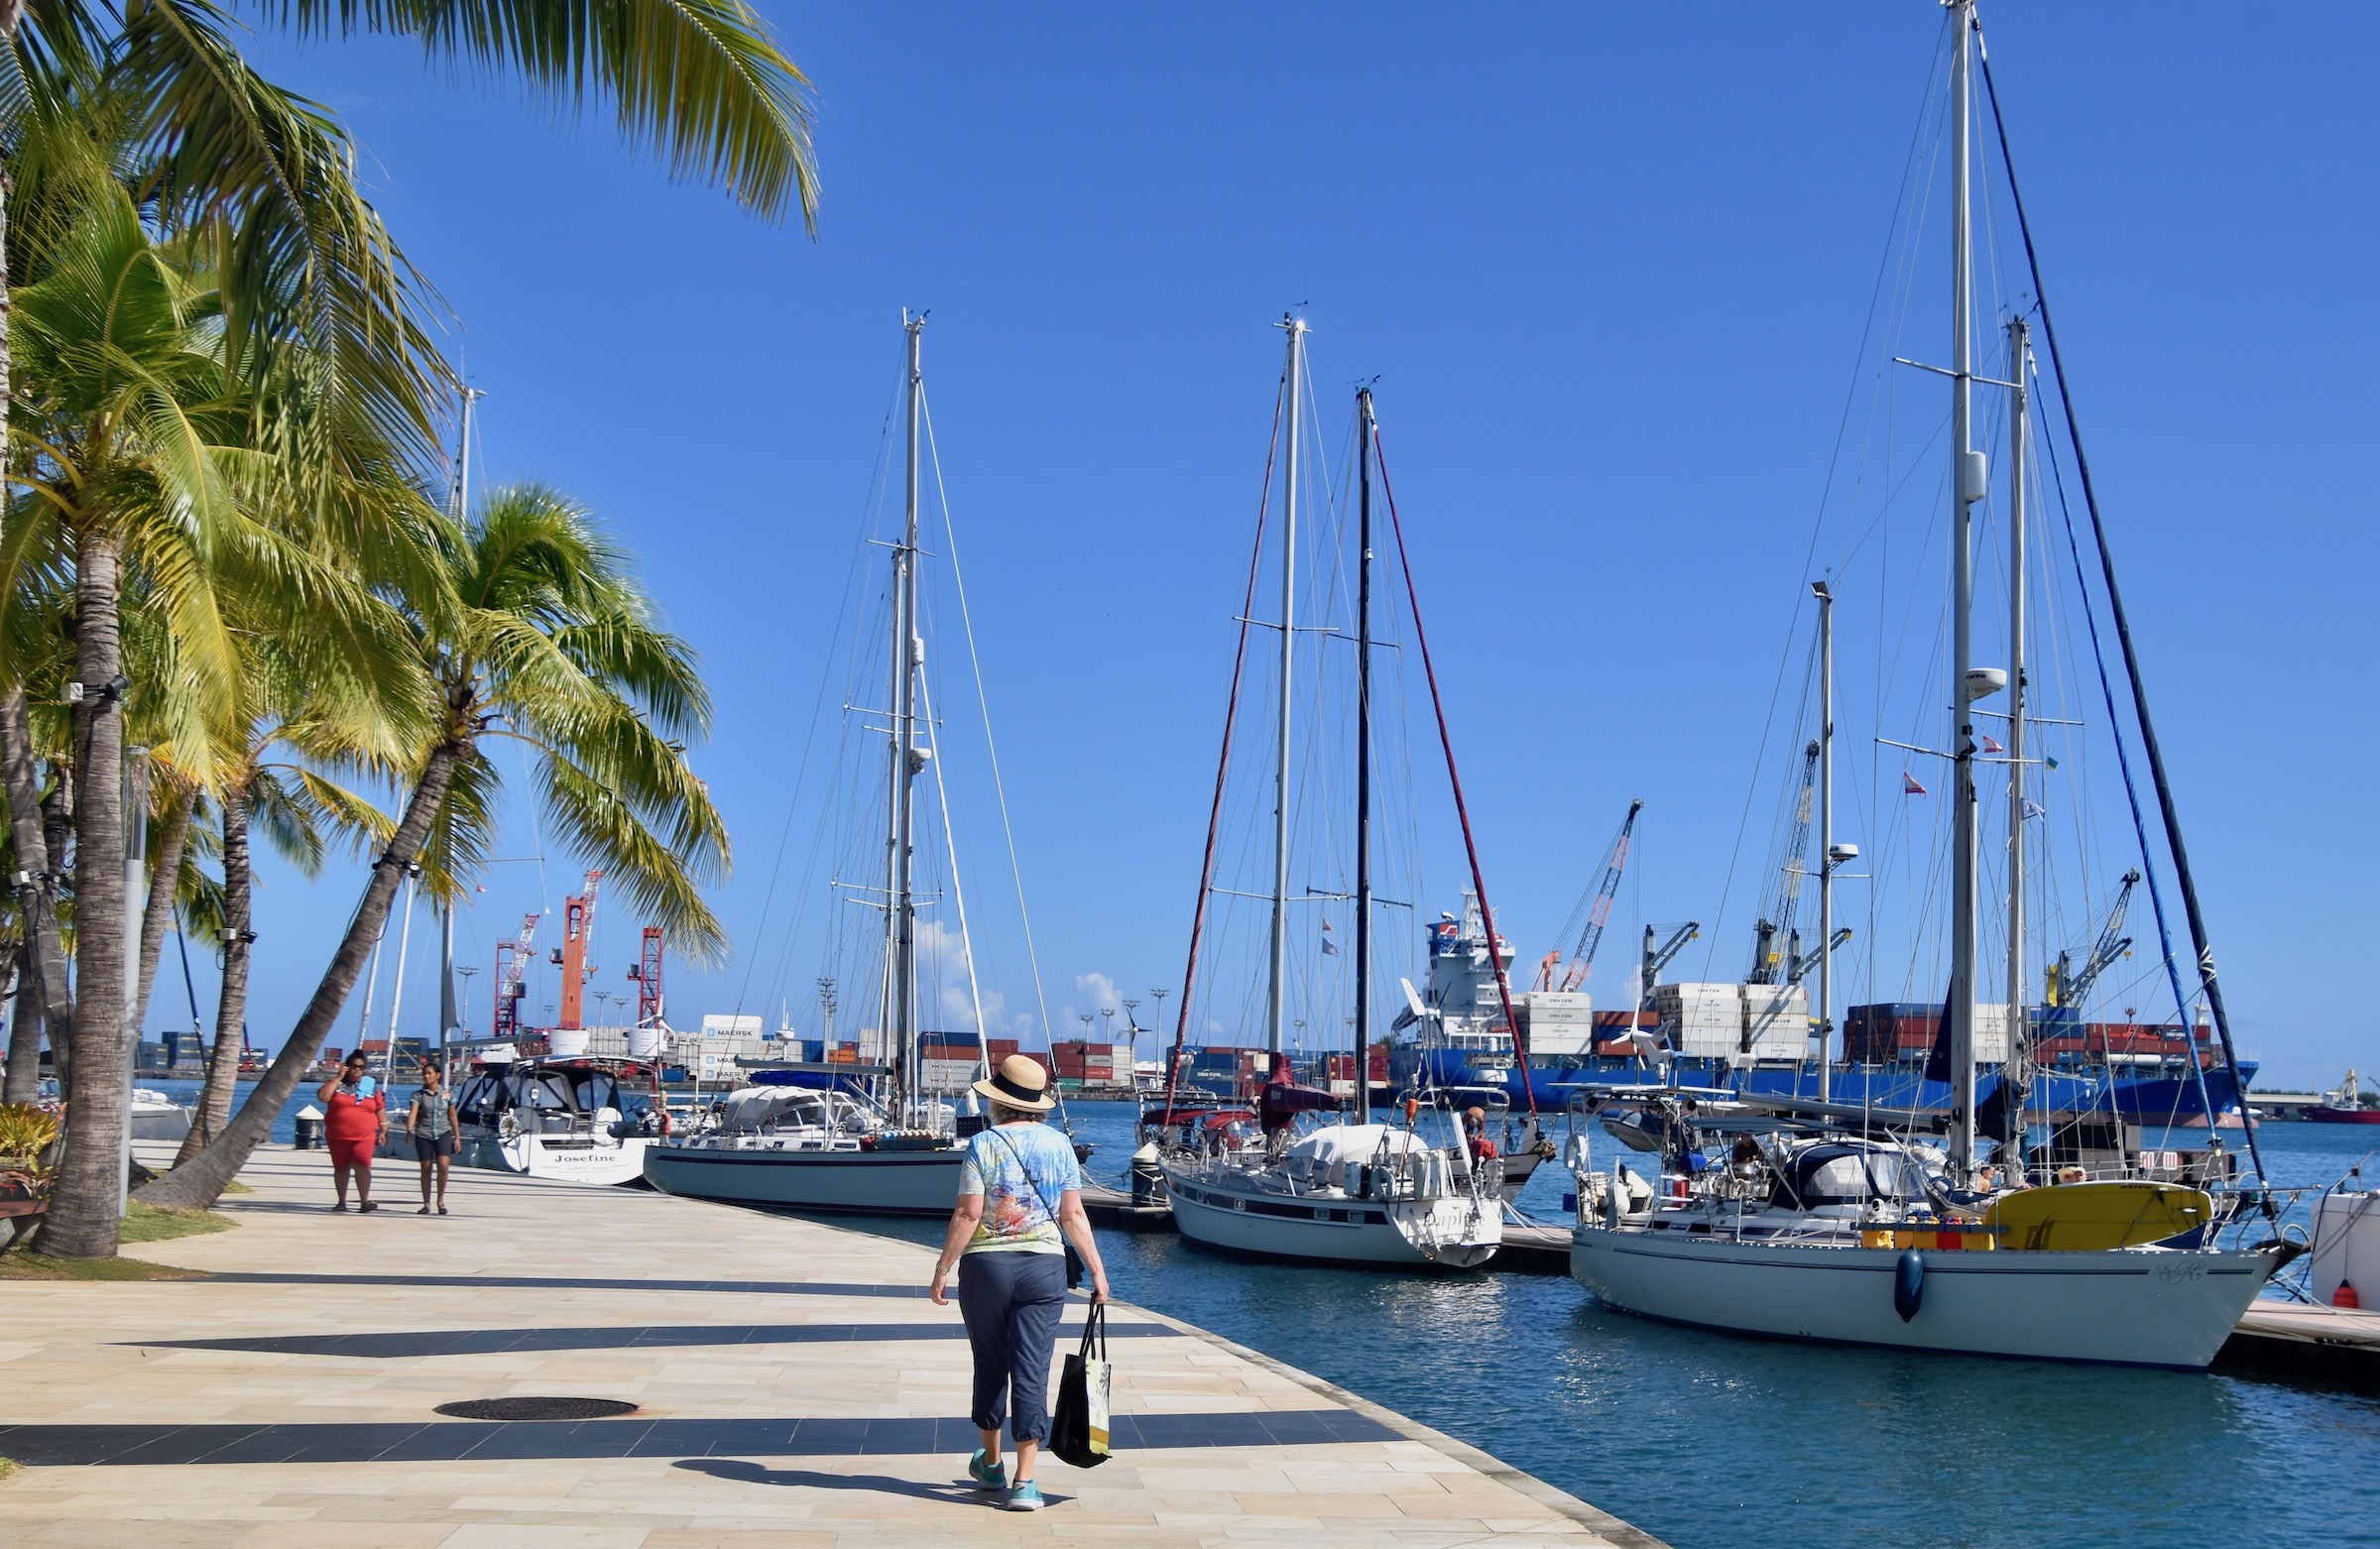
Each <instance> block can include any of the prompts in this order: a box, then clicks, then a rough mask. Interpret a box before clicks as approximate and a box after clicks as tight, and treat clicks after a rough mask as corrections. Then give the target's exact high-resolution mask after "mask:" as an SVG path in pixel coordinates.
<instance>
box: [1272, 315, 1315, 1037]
mask: <svg viewBox="0 0 2380 1549" xmlns="http://www.w3.org/2000/svg"><path fill="white" fill-rule="evenodd" d="M1281 326H1282V327H1283V328H1284V329H1286V330H1287V331H1288V334H1289V364H1288V367H1287V371H1288V377H1289V456H1288V460H1287V461H1286V462H1285V463H1284V464H1283V467H1284V468H1285V469H1286V470H1287V479H1286V483H1285V490H1286V496H1287V498H1286V501H1285V503H1284V505H1283V508H1282V520H1281V676H1280V701H1281V725H1280V748H1279V759H1278V762H1277V763H1276V764H1275V765H1274V766H1273V777H1272V964H1271V975H1270V981H1269V984H1268V986H1267V989H1266V994H1265V998H1264V1046H1265V1047H1266V1048H1267V1049H1269V1050H1271V1052H1272V1055H1273V1057H1274V1058H1276V1059H1277V1058H1279V1057H1280V1053H1281V1026H1282V1023H1283V1020H1284V1018H1285V1017H1286V1016H1287V1015H1288V1005H1289V1001H1288V997H1289V972H1288V970H1289V671H1290V664H1291V657H1292V655H1294V654H1295V653H1294V651H1293V647H1294V646H1295V644H1296V641H1297V614H1296V608H1297V453H1298V444H1297V442H1298V422H1299V420H1298V417H1299V412H1300V410H1301V409H1302V408H1303V407H1304V406H1303V403H1302V402H1301V400H1302V399H1303V397H1304V392H1305V388H1304V376H1305V339H1306V320H1305V319H1304V318H1303V317H1296V316H1287V317H1283V318H1282V319H1281Z"/></svg>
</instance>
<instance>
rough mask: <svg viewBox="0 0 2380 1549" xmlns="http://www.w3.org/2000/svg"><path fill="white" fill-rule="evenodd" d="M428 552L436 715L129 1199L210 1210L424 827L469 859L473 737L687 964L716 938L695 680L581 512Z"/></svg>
mask: <svg viewBox="0 0 2380 1549" xmlns="http://www.w3.org/2000/svg"><path fill="white" fill-rule="evenodd" d="M447 563H448V569H449V577H450V591H451V595H452V597H453V598H454V599H455V601H454V605H453V606H452V607H451V609H446V610H443V611H441V612H436V613H423V614H420V615H418V616H417V617H416V625H415V628H416V647H417V649H418V651H419V653H420V659H421V661H422V663H423V664H424V667H425V669H426V670H427V672H428V673H429V675H430V677H431V678H432V679H433V680H434V683H435V703H436V704H437V705H438V706H439V707H440V720H439V723H438V725H437V727H436V729H435V731H434V733H433V735H432V737H431V738H430V739H429V740H427V741H426V742H425V743H424V744H423V745H422V746H421V747H420V748H419V750H418V752H417V755H416V758H415V759H414V760H412V761H410V762H409V766H408V768H407V769H406V770H405V772H404V773H405V774H406V776H407V778H408V781H409V783H410V786H411V790H410V794H409V796H408V799H407V800H406V802H405V804H404V813H403V816H402V817H401V818H400V820H399V821H398V824H397V826H396V829H395V831H394V832H393V833H392V834H391V835H390V837H389V840H388V843H387V845H386V847H385V848H384V849H383V850H382V851H381V853H380V855H379V856H378V857H377V858H376V859H375V860H374V862H373V868H372V876H371V880H370V881H369V882H368V883H367V884H366V886H365V889H364V894H363V897H362V899H361V900H360V901H359V903H358V904H357V907H356V911H355V913H354V915H353V916H352V917H351V918H350V920H349V921H348V925H347V930H346V934H345V935H344V936H343V937H342V938H341V940H340V942H339V946H338V950H337V951H336V952H335V953H334V954H333V956H332V958H331V962H330V967H329V969H328V970H327V971H326V972H325V973H324V974H323V976H322V981H321V983H320V984H319V985H318V986H317V987H316V988H315V990H314V994H313V997H312V999H311V1000H309V1001H308V1002H307V1003H306V1007H305V1010H304V1012H303V1013H301V1014H300V1015H299V1017H298V1019H297V1027H296V1028H295V1029H294V1030H293V1031H292V1032H291V1034H290V1038H289V1041H288V1042H287V1043H285V1044H284V1045H283V1046H282V1049H281V1052H280V1054H279V1055H278V1056H276V1058H275V1059H274V1061H273V1064H272V1066H271V1068H270V1069H268V1070H267V1071H266V1073H265V1076H264V1079H263V1080H262V1081H260V1082H259V1083H258V1084H257V1086H256V1089H255V1090H254V1091H252V1092H251V1093H249V1095H248V1100H247V1102H246V1103H244V1104H242V1105H241V1108H240V1111H239V1112H238V1113H237V1114H236V1115H234V1116H233V1118H232V1120H231V1123H230V1124H229V1125H228V1126H227V1127H226V1128H225V1130H224V1132H223V1133H222V1134H221V1135H220V1136H219V1137H218V1138H216V1139H215V1140H214V1141H212V1142H211V1143H209V1144H207V1145H206V1146H205V1147H204V1148H203V1149H201V1150H200V1151H199V1152H198V1154H197V1155H196V1156H194V1157H192V1158H190V1159H189V1160H187V1161H185V1162H183V1163H182V1164H181V1165H179V1166H178V1167H176V1168H175V1169H174V1171H172V1172H171V1173H169V1174H167V1175H166V1176H165V1177H163V1178H161V1179H159V1180H157V1181H156V1182H154V1183H151V1184H149V1185H147V1186H145V1187H144V1188H143V1189H142V1190H141V1191H140V1194H139V1198H140V1199H141V1200H142V1201H143V1202H145V1203H147V1204H152V1205H161V1206H166V1207H169V1208H178V1209H194V1208H203V1207H204V1206H206V1205H209V1204H212V1203H213V1202H214V1200H215V1199H216V1197H217V1196H218V1195H220V1194H221V1193H222V1190H223V1187H224V1185H225V1184H227V1183H229V1182H230V1181H231V1179H232V1177H233V1176H234V1175H235V1174H237V1173H238V1171H239V1169H240V1168H241V1167H242V1166H243V1165H244V1164H245V1163H246V1162H247V1160H248V1158H249V1156H250V1155H252V1154H253V1153H254V1152H255V1149H256V1147H257V1146H258V1145H259V1144H260V1143H262V1142H263V1140H264V1139H265V1137H266V1135H267V1134H268V1133H269V1132H270V1131H271V1128H272V1125H273V1121H274V1119H275V1118H276V1117H277V1116H278V1115H279V1114H280V1112H281V1110H282V1107H283V1106H284V1105H285V1104H286V1103H287V1102H288V1101H289V1098H290V1095H291V1094H292V1093H293V1092H295V1091H296V1090H297V1082H298V1079H299V1077H300V1076H301V1075H303V1073H304V1072H305V1071H306V1070H307V1069H308V1068H309V1067H310V1066H311V1065H312V1064H313V1060H314V1055H315V1052H316V1051H317V1050H318V1049H319V1048H320V1047H321V1044H322V1039H323V1036H324V1034H326V1033H327V1032H329V1030H330V1027H331V1024H332V1022H333V1021H335V1020H336V1018H337V1016H338V1014H339V1011H340V1008H341V1007H343V1006H344V1005H345V1004H346V1000H347V996H348V994H349V993H350V992H351V991H352V990H353V989H354V987H355V982H356V980H357V978H358V977H359V976H360V975H361V974H362V972H363V969H364V963H365V960H366V958H367V957H368V956H369V955H370V953H371V949H372V943H373V942H374V941H375V940H376V939H378V937H379V935H380V932H381V929H382V927H383V926H384V925H385V924H386V922H387V920H388V914H389V906H390V903H391V901H392V899H393V898H394V897H395V895H396V893H397V886H398V883H399V881H400V880H401V879H402V878H403V877H404V875H405V873H406V871H407V870H408V869H409V868H410V867H412V866H414V865H415V864H416V862H417V861H419V860H420V859H421V858H422V856H423V850H424V845H425V844H427V843H428V842H429V841H430V840H431V839H432V837H433V830H435V831H436V839H437V844H436V846H435V847H434V848H433V849H432V851H431V856H430V858H431V859H432V860H433V861H437V862H441V863H442V864H443V866H444V867H445V868H447V869H448V871H449V874H450V876H451V877H453V878H454V879H456V880H457V881H459V878H460V877H461V876H462V875H463V874H464V873H466V872H468V871H471V870H473V869H475V868H476V865H477V864H478V863H479V862H480V861H481V860H483V859H484V857H485V855H486V845H487V840H488V837H489V835H490V833H491V831H492V827H493V817H494V814H495V812H496V810H497V802H498V797H499V796H500V794H501V791H502V786H503V776H502V774H501V771H500V769H499V767H498V765H497V764H496V762H495V761H494V760H492V759H491V758H490V757H489V756H488V746H487V745H488V744H489V743H490V742H491V741H512V742H518V743H520V744H521V745H522V746H523V747H524V748H525V750H526V751H527V753H528V755H529V759H530V763H531V768H532V778H533V781H534V783H535V792H534V797H533V799H535V800H537V801H538V802H539V803H540V805H541V806H542V807H543V808H544V812H545V820H546V823H547V825H548V829H547V831H548V832H550V833H552V834H554V835H556V836H557V837H558V838H560V839H561V840H562V841H563V842H564V843H565V844H567V845H568V846H569V847H570V848H571V849H573V850H575V851H577V852H579V853H580V854H582V855H585V856H586V857H587V858H589V859H590V860H592V861H594V862H595V863H596V864H597V865H598V866H600V867H602V868H603V870H604V873H605V876H606V878H607V880H611V879H616V880H617V885H618V886H619V887H620V888H621V889H622V890H623V891H624V892H625V893H626V894H628V896H629V898H630V899H631V900H632V901H633V902H634V903H635V904H636V905H637V907H638V908H639V909H640V910H641V911H642V912H643V913H644V914H645V916H646V917H647V918H649V919H654V920H656V921H658V922H659V923H660V925H661V927H662V928H663V929H664V930H666V931H668V932H669V934H670V935H671V937H672V938H673V939H674V941H675V943H676V944H677V945H678V947H679V948H680V950H681V951H685V952H688V953H690V954H691V955H693V956H694V957H696V958H698V959H699V958H708V957H716V956H717V955H718V954H719V953H720V952H722V951H723V950H724V949H725V946H726V935H725V932H724V931H723V930H722V929H721V928H720V925H719V921H718V919H717V918H716V917H715V916H714V915H713V914H712V913H711V910H710V907H709V905H708V904H706V903H705V902H704V901H703V898H702V893H701V889H702V886H703V885H704V884H705V883H709V882H714V881H716V880H718V879H719V878H721V877H723V876H724V875H725V873H726V870H727V866H728V840H727V830H726V827H725V825H724V824H723V823H722V822H721V820H720V817H719V813H718V809H717V808H716V807H714V806H713V805H712V804H711V799H710V794H709V792H708V791H707V790H706V789H705V788H704V786H703V783H702V781H701V780H700V779H698V778H696V777H695V775H694V773H693V770H692V769H691V767H690V766H688V764H687V763H686V759H685V754H684V751H683V739H685V738H688V737H691V736H696V735H699V734H701V733H702V732H704V731H705V730H707V728H708V726H709V721H710V696H709V692H708V690H707V689H705V688H704V686H703V683H702V678H701V676H700V674H699V672H698V671H697V670H696V667H695V663H694V658H693V654H692V652H691V651H690V650H689V649H688V648H687V647H686V645H685V644H684V642H682V641H680V640H678V639H677V638H676V637H674V636H672V635H670V634H669V633H667V632H666V631H665V630H664V629H662V628H661V626H660V625H659V623H658V622H657V620H656V617H655V613H654V606H653V603H652V600H651V599H650V598H649V597H648V596H647V595H646V593H645V591H644V589H643V588H642V586H641V585H640V584H639V583H638V581H637V580H636V578H635V577H634V575H633V574H631V572H630V570H629V566H628V561H627V557H626V555H625V554H624V553H623V552H622V551H621V550H620V549H619V548H617V547H616V546H614V545H613V544H612V543H611V541H610V540H609V539H608V538H607V537H606V536H605V535H604V534H603V532H602V531H601V529H600V527H599V526H598V525H597V523H596V522H595V520H594V518H593V517H592V516H591V515H590V514H589V513H588V512H587V511H586V510H585V509H584V508H582V507H580V506H578V505H577V504H575V503H574V502H572V501H570V500H569V499H567V498H566V497H564V496H562V495H560V494H558V493H556V492H555V491H553V490H550V489H546V488H544V487H542V486H538V485H518V486H514V487H512V488H509V489H502V490H498V491H496V492H495V493H494V494H493V495H492V496H491V497H490V498H489V499H488V501H487V502H486V503H485V504H484V505H483V506H482V507H481V509H480V511H479V512H478V513H477V515H475V516H474V517H473V518H472V519H471V520H470V521H469V522H468V523H467V524H465V525H463V526H462V527H459V528H456V529H454V530H452V531H451V534H450V536H449V540H448V547H447Z"/></svg>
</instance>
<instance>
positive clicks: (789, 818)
mask: <svg viewBox="0 0 2380 1549" xmlns="http://www.w3.org/2000/svg"><path fill="white" fill-rule="evenodd" d="M898 400H899V394H898V392H897V390H896V391H895V392H894V394H893V402H892V403H889V404H887V405H886V408H885V418H884V423H883V425H882V427H881V428H880V429H879V430H878V433H877V455H876V472H875V475H874V476H873V477H872V478H871V480H870V481H869V493H868V495H867V497H866V499H865V500H863V501H862V502H861V518H860V542H859V543H858V544H855V545H854V548H853V554H852V563H851V564H850V566H849V567H848V568H847V569H846V570H845V572H844V578H843V596H842V598H841V600H840V601H839V602H838V603H837V604H836V607H835V625H834V629H833V630H832V631H831V632H830V633H829V635H828V637H827V638H828V639H829V640H835V639H839V638H840V637H841V636H842V633H843V621H844V620H845V619H846V618H847V617H848V616H849V615H850V611H851V600H852V597H853V594H854V593H856V592H857V591H858V590H859V572H860V565H859V549H860V548H861V547H863V546H865V544H866V541H867V525H868V518H867V513H868V512H869V511H871V510H874V509H876V507H877V506H878V504H879V503H880V502H881V501H882V499H883V492H884V483H885V477H886V469H887V467H888V466H889V464H890V461H891V450H892V415H893V412H894V408H895V406H896V405H897V403H898ZM826 684H827V674H825V673H824V672H821V673H819V674H818V693H817V696H816V698H815V699H813V700H812V701H811V704H810V724H809V729H808V730H807V731H806V732H805V733H804V734H803V736H802V743H801V760H800V762H799V764H797V765H796V766H795V767H794V774H793V791H792V794H790V795H789V796H787V797H786V798H785V821H784V826H783V827H782V828H781V829H779V830H778V832H777V836H776V857H775V859H774V860H773V862H771V864H770V867H769V887H768V890H767V892H766V893H765V894H763V895H762V898H761V919H760V923H759V924H757V925H755V926H754V927H753V945H754V946H755V948H756V949H757V948H758V947H759V946H760V944H761V942H762V940H764V939H765V938H766V935H767V932H768V929H769V913H770V910H771V909H772V908H773V906H774V904H775V901H776V886H777V879H778V876H779V874H780V873H781V872H782V870H783V868H784V864H785V845H786V842H787V841H788V840H789V839H791V838H792V835H793V815H794V813H795V812H797V811H799V810H800V806H801V792H802V787H803V785H804V783H806V782H807V780H808V779H809V773H810V755H811V752H812V750H813V749H814V748H815V746H816V744H817V740H818V723H819V719H820V717H821V716H822V715H823V714H824V713H825V710H826ZM813 850H814V847H813ZM800 922H801V910H800V907H799V905H798V904H797V905H796V907H795V912H794V917H793V920H792V921H791V923H790V924H788V926H787V927H786V931H785V949H784V952H783V953H781V954H780V955H779V959H778V965H777V972H776V975H775V979H774V981H773V985H772V990H773V988H774V985H775V984H778V983H782V981H783V978H784V964H785V960H786V959H789V958H790V957H791V955H792V950H793V935H794V932H795V931H796V930H798V929H799V928H800ZM759 961H760V954H759V952H758V951H757V950H756V951H755V952H754V953H753V955H752V956H751V957H750V958H748V959H746V961H745V965H744V982H743V983H742V984H741V985H739V986H738V987H737V989H736V1013H737V1014H738V1015H741V1014H743V1011H744V1003H745V1000H746V998H747V996H748V995H749V994H750V993H751V990H752V973H753V969H754V968H755V967H756V966H758V964H759ZM770 999H771V1000H774V999H776V997H775V995H774V994H773V993H772V994H771V996H770ZM819 1052H820V1053H821V1054H823V1053H824V1052H825V1051H824V1050H823V1049H822V1050H820V1051H819Z"/></svg>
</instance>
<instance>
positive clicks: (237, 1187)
mask: <svg viewBox="0 0 2380 1549" xmlns="http://www.w3.org/2000/svg"><path fill="white" fill-rule="evenodd" d="M223 1192H224V1193H226V1194H254V1193H255V1192H256V1190H254V1189H252V1188H250V1187H249V1186H248V1185H247V1184H245V1183H242V1182H241V1181H240V1180H239V1179H237V1178H234V1179H232V1180H231V1181H230V1182H229V1183H226V1184H224V1185H223Z"/></svg>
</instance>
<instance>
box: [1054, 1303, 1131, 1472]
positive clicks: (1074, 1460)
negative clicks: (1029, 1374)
mask: <svg viewBox="0 0 2380 1549" xmlns="http://www.w3.org/2000/svg"><path fill="white" fill-rule="evenodd" d="M1094 1351H1096V1352H1097V1354H1094V1353H1093V1352H1094ZM1115 1371H1116V1369H1115V1368H1114V1367H1113V1366H1111V1365H1109V1364H1108V1309H1107V1308H1105V1307H1093V1308H1092V1309H1091V1314H1090V1316H1089V1317H1088V1318H1087V1319H1085V1320H1084V1323H1083V1343H1082V1345H1081V1347H1080V1348H1079V1349H1077V1350H1076V1351H1075V1352H1074V1354H1072V1355H1070V1356H1068V1357H1067V1358H1066V1369H1065V1370H1064V1371H1062V1372H1060V1373H1059V1375H1058V1409H1057V1413H1056V1414H1054V1415H1052V1416H1051V1417H1050V1422H1049V1450H1050V1451H1051V1452H1053V1453H1055V1454H1056V1455H1057V1457H1058V1460H1059V1461H1060V1462H1062V1463H1070V1464H1072V1465H1073V1466H1074V1467H1076V1468H1078V1469H1096V1468H1098V1467H1099V1466H1100V1465H1101V1464H1103V1463H1105V1462H1107V1461H1108V1457H1109V1452H1108V1397H1109V1392H1110V1387H1111V1384H1112V1382H1113V1379H1114V1376H1115Z"/></svg>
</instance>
